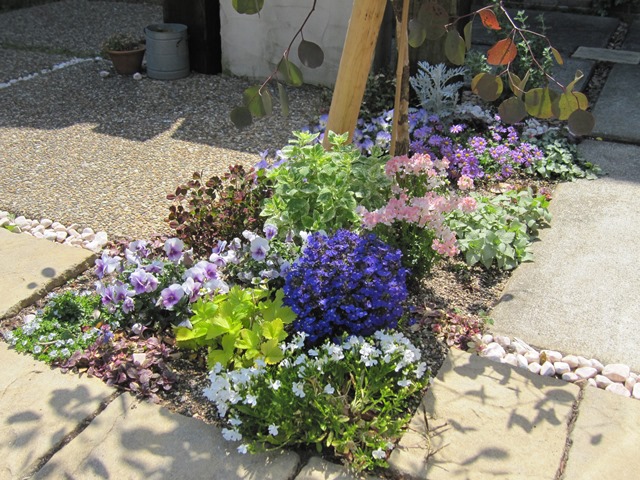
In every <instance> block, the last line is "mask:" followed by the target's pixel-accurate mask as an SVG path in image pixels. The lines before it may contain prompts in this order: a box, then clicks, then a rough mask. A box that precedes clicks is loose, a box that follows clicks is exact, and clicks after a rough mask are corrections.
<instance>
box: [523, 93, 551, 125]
mask: <svg viewBox="0 0 640 480" xmlns="http://www.w3.org/2000/svg"><path fill="white" fill-rule="evenodd" d="M554 93H555V92H552V91H551V90H550V89H549V88H532V89H531V90H529V91H528V92H526V93H525V94H524V103H525V105H526V106H527V113H529V115H531V116H533V117H536V118H542V119H545V118H551V117H553V110H552V108H551V106H552V104H553V98H552V97H555V96H556V95H557V94H554Z"/></svg>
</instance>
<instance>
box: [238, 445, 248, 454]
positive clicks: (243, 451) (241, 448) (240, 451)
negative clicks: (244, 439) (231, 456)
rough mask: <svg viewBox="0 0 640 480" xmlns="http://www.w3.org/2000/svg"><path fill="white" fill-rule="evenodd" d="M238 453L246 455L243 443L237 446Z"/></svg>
mask: <svg viewBox="0 0 640 480" xmlns="http://www.w3.org/2000/svg"><path fill="white" fill-rule="evenodd" d="M238 453H241V454H243V455H245V454H246V453H247V446H246V445H245V444H244V443H243V444H242V445H239V446H238Z"/></svg>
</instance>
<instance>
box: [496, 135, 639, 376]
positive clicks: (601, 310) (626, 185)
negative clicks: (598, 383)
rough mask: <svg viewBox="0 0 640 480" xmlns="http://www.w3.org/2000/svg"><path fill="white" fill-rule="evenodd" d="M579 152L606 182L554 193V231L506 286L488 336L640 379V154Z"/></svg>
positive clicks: (601, 145)
mask: <svg viewBox="0 0 640 480" xmlns="http://www.w3.org/2000/svg"><path fill="white" fill-rule="evenodd" d="M579 150H580V151H581V152H582V154H583V156H584V157H585V159H586V160H588V161H590V162H594V163H596V164H599V165H600V166H601V167H602V169H603V170H604V171H605V172H607V173H608V175H607V176H604V177H602V178H600V179H598V180H593V181H589V180H579V181H576V182H573V183H563V184H561V185H559V186H558V188H557V189H556V192H555V195H554V199H553V201H552V202H551V208H550V209H551V212H552V214H553V215H554V218H553V220H552V222H551V228H549V229H545V230H543V231H542V232H541V240H542V241H540V242H536V243H535V244H534V245H533V253H534V256H535V258H534V262H533V263H525V264H522V265H520V266H519V267H518V268H517V269H516V270H515V272H514V273H513V275H512V277H511V278H510V280H509V282H508V283H507V286H506V287H505V290H504V293H503V296H502V298H501V301H500V303H499V304H498V305H497V306H496V307H495V308H494V309H493V311H492V312H491V317H492V318H493V319H494V321H495V324H494V325H493V327H492V330H493V331H494V333H498V334H504V335H510V336H516V337H519V338H522V339H523V340H525V341H527V342H529V343H530V344H531V345H534V346H537V347H540V348H549V349H553V350H559V351H561V352H563V353H565V354H568V353H571V354H575V355H582V356H585V357H587V358H590V357H595V358H597V359H599V360H600V361H601V362H603V363H605V364H606V363H625V364H627V365H629V366H630V367H631V369H632V370H633V371H636V372H637V371H640V344H639V343H638V341H637V338H636V336H635V335H633V334H630V332H635V331H636V330H637V328H638V320H639V319H640V302H638V292H639V291H640V270H639V269H638V260H639V259H640V257H639V256H638V255H639V254H638V238H640V147H638V146H633V145H623V144H614V143H608V142H597V141H585V142H583V143H582V144H581V145H580V146H579Z"/></svg>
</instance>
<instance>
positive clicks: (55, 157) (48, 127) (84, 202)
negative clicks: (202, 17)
mask: <svg viewBox="0 0 640 480" xmlns="http://www.w3.org/2000/svg"><path fill="white" fill-rule="evenodd" d="M160 11H161V10H160V8H159V7H157V6H149V5H131V4H123V3H109V2H87V1H79V0H73V1H62V2H58V3H55V4H49V5H42V6H38V7H33V8H29V9H23V10H18V11H13V12H9V13H5V14H2V15H0V32H1V33H0V42H1V41H2V39H6V38H7V37H9V36H10V30H13V31H14V33H15V32H20V31H22V30H23V29H26V30H29V31H30V32H31V33H30V34H27V33H26V32H23V35H22V36H21V37H19V39H20V41H21V42H24V45H45V44H47V42H49V41H50V42H51V43H52V45H58V46H63V48H65V49H68V50H71V51H76V50H79V49H81V48H82V43H81V42H79V41H78V39H79V38H82V37H83V36H84V35H85V34H87V38H88V39H90V40H91V41H90V42H89V43H90V44H91V45H97V44H98V43H99V41H98V39H102V38H104V36H106V34H107V33H106V32H108V31H113V30H114V27H113V25H115V24H117V23H118V22H120V20H126V22H125V24H126V25H131V26H134V25H136V24H137V25H145V24H147V23H149V22H151V21H157V19H158V15H160ZM114 12H117V15H113V16H112V14H113V13H114ZM78 15H83V18H85V19H86V18H91V19H92V22H93V23H94V24H95V25H94V26H97V27H98V28H96V30H95V31H94V30H93V28H92V27H91V26H89V25H88V24H87V27H86V28H87V32H84V31H83V29H84V27H82V28H80V30H79V31H77V32H76V33H74V34H72V33H70V32H69V31H68V30H72V29H73V28H77V25H76V24H82V25H84V24H86V22H85V23H83V22H82V21H81V20H80V19H79V18H78ZM154 15H155V17H154ZM44 24H48V25H49V27H50V28H49V29H46V31H44V32H42V34H41V33H40V32H41V31H42V30H43V29H42V27H43V25H44ZM18 26H20V27H18ZM53 26H55V28H51V27H53ZM5 27H6V28H5ZM27 27H28V28H27ZM89 30H91V32H90V35H89ZM34 32H37V34H34ZM14 41H15V39H14ZM7 51H8V52H10V55H2V56H0V71H1V72H16V75H18V74H20V75H21V76H22V75H24V74H25V73H28V72H39V71H40V70H41V69H42V68H44V67H46V66H47V65H48V66H49V67H51V66H53V65H55V64H57V63H60V61H61V59H63V58H61V56H60V55H58V54H50V55H49V54H45V53H43V52H42V51H39V50H38V51H33V50H31V51H24V50H22V51H18V50H16V49H13V48H9V49H8V50H7ZM66 58H67V59H68V58H71V57H70V56H68V57H66ZM30 66H32V67H30ZM102 70H108V71H111V72H112V67H111V64H110V62H108V61H105V60H101V59H98V60H94V61H91V62H87V63H81V64H77V65H73V66H70V67H67V68H64V69H61V70H57V71H55V72H52V73H49V74H46V75H39V76H37V77H35V78H33V79H31V80H28V81H23V82H19V83H16V84H14V85H12V86H10V87H8V88H5V89H2V95H0V144H1V145H2V148H0V210H7V211H9V212H12V213H14V214H17V215H18V214H22V215H24V216H26V217H27V218H41V217H43V216H45V217H49V218H51V219H53V220H57V221H59V222H61V223H63V224H71V223H78V224H80V225H81V226H82V227H91V228H93V229H95V230H105V231H106V232H107V233H108V234H109V237H110V238H112V239H113V238H116V237H122V236H126V237H149V236H150V235H152V234H153V233H167V232H168V230H167V226H166V224H165V222H164V218H165V216H166V214H167V209H168V206H169V202H168V201H167V200H166V198H165V197H166V195H167V193H170V192H173V190H174V189H175V187H176V186H177V185H178V184H180V183H182V182H184V181H186V180H188V179H189V178H190V177H191V174H192V173H193V172H194V171H202V172H204V173H205V174H206V175H210V174H214V173H222V172H224V171H225V170H226V167H227V166H228V165H231V164H235V163H241V164H244V165H253V164H255V163H256V162H257V161H258V159H259V156H258V152H260V151H262V150H265V149H270V150H271V151H272V152H273V151H274V150H275V149H277V148H281V147H282V146H284V145H285V144H286V143H287V140H288V139H289V137H290V132H291V131H292V130H295V129H298V128H300V127H302V126H304V125H306V124H307V123H308V122H309V120H310V118H311V117H312V116H313V115H315V114H316V112H317V110H318V108H319V102H320V97H321V91H320V90H319V89H317V88H313V87H303V88H299V89H290V91H289V94H290V107H291V114H290V115H289V116H288V117H282V116H280V115H279V114H278V112H277V107H275V108H274V110H276V112H274V115H273V116H272V117H270V118H267V119H263V120H260V121H258V122H256V123H255V124H254V125H253V126H251V127H250V128H248V129H245V130H242V131H240V130H238V129H236V128H235V127H234V126H233V125H232V123H231V122H230V121H229V119H228V117H229V112H230V111H231V109H232V108H234V107H235V106H236V104H237V103H239V102H240V101H241V96H242V91H243V90H244V89H245V88H247V87H248V86H249V85H250V83H249V82H248V81H247V80H245V79H240V78H235V77H229V76H224V75H216V76H211V75H201V74H195V73H194V74H192V75H191V76H189V77H188V78H185V79H181V80H175V81H159V80H153V79H149V78H146V77H145V78H143V79H142V80H140V81H136V80H133V79H132V78H131V77H122V76H118V75H115V74H113V72H112V73H111V75H110V76H108V77H107V78H102V77H101V76H100V71H102ZM5 76H6V75H5ZM14 78H17V77H14Z"/></svg>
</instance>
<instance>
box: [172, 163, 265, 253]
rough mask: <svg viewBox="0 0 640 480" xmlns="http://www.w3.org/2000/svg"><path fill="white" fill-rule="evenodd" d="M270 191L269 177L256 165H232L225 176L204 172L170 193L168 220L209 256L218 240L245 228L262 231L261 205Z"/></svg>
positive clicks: (189, 241)
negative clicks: (206, 177) (204, 176)
mask: <svg viewBox="0 0 640 480" xmlns="http://www.w3.org/2000/svg"><path fill="white" fill-rule="evenodd" d="M270 195H271V189H270V187H269V181H268V180H267V179H266V178H265V176H264V175H263V174H262V173H260V172H256V171H255V170H254V169H249V170H245V168H244V167H243V166H242V165H233V166H230V167H229V171H228V172H227V173H225V174H224V176H222V177H218V176H213V177H211V178H209V179H208V180H206V181H205V180H204V179H203V178H202V174H201V173H197V172H196V173H194V174H193V179H192V180H190V181H189V182H187V183H186V184H184V185H180V186H178V187H177V188H176V191H175V194H171V195H167V199H168V200H172V201H173V205H171V207H170V208H169V216H168V218H167V222H169V226H170V227H171V228H172V229H174V230H175V232H176V235H177V236H178V237H179V238H180V239H182V240H183V241H184V242H185V243H186V244H187V245H189V246H190V247H191V248H193V251H194V253H195V254H196V255H200V256H205V255H206V256H208V255H209V254H210V253H211V249H212V248H213V247H214V246H215V245H216V244H217V241H218V240H227V239H228V240H231V239H233V238H234V237H239V236H241V235H242V232H243V231H244V230H251V231H260V230H262V227H263V225H264V219H263V218H261V217H260V215H259V214H260V209H261V205H262V202H263V201H264V199H265V198H268V197H269V196H270Z"/></svg>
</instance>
